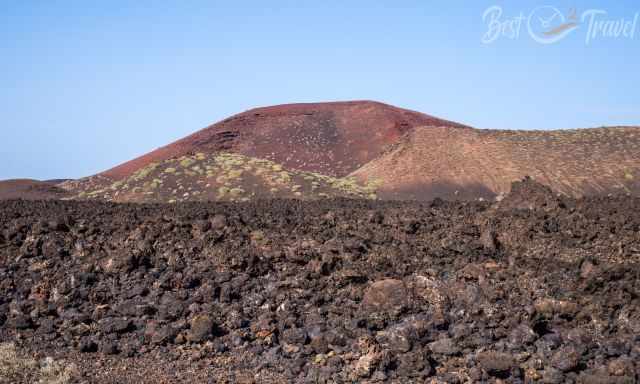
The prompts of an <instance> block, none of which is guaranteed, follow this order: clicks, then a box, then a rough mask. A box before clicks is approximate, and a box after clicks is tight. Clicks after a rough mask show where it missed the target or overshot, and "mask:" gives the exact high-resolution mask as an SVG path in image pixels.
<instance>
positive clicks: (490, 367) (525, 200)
mask: <svg viewBox="0 0 640 384" xmlns="http://www.w3.org/2000/svg"><path fill="white" fill-rule="evenodd" d="M638 212H640V199H634V198H623V197H619V198H618V197H610V198H589V199H583V200H572V199H566V198H558V197H555V195H554V194H553V193H551V191H549V190H548V189H547V188H544V187H542V186H539V185H537V184H534V183H532V182H531V181H530V180H525V181H524V182H522V183H519V184H517V185H516V186H515V188H514V192H513V193H512V194H511V195H508V196H506V197H505V199H503V200H502V201H500V202H499V203H495V204H493V205H491V204H489V203H471V202H443V201H440V200H436V201H433V202H431V203H425V204H419V203H402V202H379V201H364V200H362V201H360V200H320V201H307V202H301V201H295V200H272V201H256V202H251V203H183V204H175V205H135V204H130V205H128V204H112V203H99V202H71V201H69V202H60V201H48V202H27V201H17V200H12V201H3V202H0V342H1V343H5V344H2V345H1V348H0V352H2V353H0V382H2V383H9V382H18V383H19V382H37V380H41V382H90V383H160V382H165V383H175V382H192V383H207V382H211V383H218V382H227V383H236V382H255V383H264V382H274V383H285V382H294V383H295V382H300V383H324V382H337V383H340V382H347V383H351V382H396V383H423V382H426V383H470V382H491V383H499V382H504V383H525V382H526V383H635V382H637V381H638V377H639V376H638V375H639V374H640V363H639V362H640V296H639V294H640V264H639V263H640V215H639V214H638ZM3 351H4V352H3ZM47 357H49V358H47ZM16 367H18V368H19V369H18V368H16ZM51 367H53V368H51ZM54 368H55V369H54ZM51 372H53V373H51ZM45 373H46V374H47V375H49V376H46V377H45V376H43V375H45ZM43 377H44V378H43ZM51 377H53V378H51ZM46 380H49V381H46ZM54 380H57V381H54Z"/></svg>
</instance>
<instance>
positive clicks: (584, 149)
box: [352, 127, 640, 200]
mask: <svg viewBox="0 0 640 384" xmlns="http://www.w3.org/2000/svg"><path fill="white" fill-rule="evenodd" d="M352 176H355V177H356V179H358V180H359V181H361V182H370V183H375V184H377V185H378V187H379V188H378V190H377V192H378V196H380V197H382V198H397V199H406V198H409V199H420V200H423V199H425V200H428V199H432V198H434V197H445V198H460V199H467V198H478V197H485V198H492V197H494V196H496V195H499V194H501V193H506V192H508V191H509V189H510V187H511V183H512V182H513V181H515V180H520V179H522V178H523V177H525V176H531V177H533V178H534V179H535V180H536V181H539V182H541V183H543V184H545V185H548V186H549V187H551V188H552V189H553V190H554V191H557V192H560V193H564V194H566V195H571V196H576V197H579V196H585V195H602V194H609V193H631V194H633V195H640V128H634V127H612V128H595V129H577V130H558V131H498V130H479V129H471V128H450V127H418V128H415V129H414V130H412V131H411V132H410V133H408V134H407V135H405V137H403V138H402V139H401V140H399V141H398V143H397V144H395V145H393V146H391V147H390V148H389V149H388V150H387V151H386V152H385V154H383V155H382V156H380V157H379V158H377V159H375V160H373V161H371V162H369V163H368V164H366V165H365V166H363V167H362V168H360V169H359V170H357V171H356V172H354V173H353V174H352Z"/></svg>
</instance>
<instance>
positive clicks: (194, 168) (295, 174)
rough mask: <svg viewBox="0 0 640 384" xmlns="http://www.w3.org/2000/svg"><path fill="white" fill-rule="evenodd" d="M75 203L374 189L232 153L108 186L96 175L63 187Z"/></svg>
mask: <svg viewBox="0 0 640 384" xmlns="http://www.w3.org/2000/svg"><path fill="white" fill-rule="evenodd" d="M61 186H63V187H64V188H66V189H67V190H69V191H70V192H71V193H72V198H73V199H98V200H106V201H116V202H138V203H141V202H165V203H175V202H183V201H249V200H254V199H265V198H303V197H304V198H306V199H316V198H327V197H356V198H376V195H375V186H373V185H367V184H362V185H360V184H358V183H356V182H355V181H354V180H353V179H349V178H334V177H330V176H326V175H321V174H317V173H312V172H304V171H295V170H289V169H286V168H284V167H283V166H282V165H280V164H276V163H274V162H272V161H269V160H265V159H257V158H252V157H247V156H243V155H239V154H235V153H226V152H221V153H217V154H205V153H196V154H194V155H185V156H180V157H176V158H171V159H169V160H164V161H161V162H157V163H150V164H148V165H146V166H145V167H144V168H141V169H139V170H137V171H136V172H134V173H133V174H132V175H131V176H128V177H126V178H123V179H120V180H118V181H112V180H110V179H108V178H105V177H101V176H95V177H90V178H87V179H81V180H77V181H71V182H65V183H63V184H61Z"/></svg>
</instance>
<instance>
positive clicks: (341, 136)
mask: <svg viewBox="0 0 640 384" xmlns="http://www.w3.org/2000/svg"><path fill="white" fill-rule="evenodd" d="M433 125H437V126H452V127H461V126H462V125H460V124H458V123H454V122H450V121H446V120H443V119H439V118H435V117H432V116H429V115H425V114H423V113H419V112H414V111H409V110H406V109H401V108H397V107H393V106H391V105H387V104H383V103H378V102H374V101H347V102H332V103H306V104H285V105H277V106H272V107H264V108H255V109H251V110H249V111H246V112H243V113H240V114H238V115H235V116H232V117H230V118H228V119H225V120H223V121H221V122H219V123H216V124H213V125H211V126H209V127H207V128H205V129H203V130H201V131H198V132H196V133H194V134H192V135H190V136H187V137H185V138H184V139H181V140H178V141H176V142H175V143H171V144H169V145H167V146H165V147H162V148H159V149H157V150H155V151H153V152H150V153H148V154H146V155H144V156H141V157H139V158H137V159H134V160H131V161H129V162H126V163H124V164H121V165H119V166H117V167H115V168H113V169H110V170H108V171H105V172H103V173H102V174H101V175H102V176H105V177H108V178H110V179H112V180H120V179H122V178H124V177H127V176H130V175H132V174H133V173H134V172H135V171H137V170H139V169H141V168H144V167H146V166H147V165H148V164H150V163H155V162H159V161H163V160H167V159H170V158H173V157H177V156H183V155H187V154H190V153H195V152H202V153H216V152H221V151H222V152H233V153H238V154H242V155H246V156H250V157H256V158H260V159H265V160H270V161H273V162H275V163H277V164H280V165H282V166H283V167H285V168H290V169H297V170H301V171H309V172H315V173H321V174H324V175H327V176H334V177H341V176H346V175H347V174H349V173H350V172H353V171H355V170H356V169H357V168H358V167H360V166H361V165H363V164H365V163H367V162H368V161H370V160H372V159H373V158H375V157H376V156H377V155H378V154H379V153H380V151H381V150H382V149H383V148H384V147H386V146H387V145H388V144H391V143H393V142H395V141H396V140H397V139H398V138H399V137H401V136H402V135H403V134H404V133H406V132H407V131H409V130H410V129H411V128H413V127H417V126H433Z"/></svg>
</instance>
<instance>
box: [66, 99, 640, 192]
mask: <svg viewBox="0 0 640 384" xmlns="http://www.w3.org/2000/svg"><path fill="white" fill-rule="evenodd" d="M221 155H224V156H228V155H233V156H242V157H244V158H247V159H251V160H250V161H252V162H256V161H264V162H267V163H269V164H271V166H276V167H280V168H283V169H284V170H286V171H287V172H290V173H292V174H297V175H299V176H300V177H294V178H295V179H300V180H301V182H295V183H294V184H293V185H298V188H299V190H298V191H291V190H290V188H289V187H288V186H282V188H280V186H273V185H270V184H272V183H271V182H270V181H268V180H263V177H262V176H261V175H252V172H251V171H249V172H244V175H245V176H246V182H245V180H244V179H242V178H239V179H237V180H229V179H227V182H226V183H224V182H223V183H218V182H215V180H217V179H218V178H219V177H220V178H221V179H224V177H225V174H224V173H225V170H222V169H220V168H218V169H219V171H218V173H215V171H211V170H207V171H206V172H201V171H203V170H200V171H198V170H195V171H194V170H193V169H188V170H186V171H185V173H184V174H183V177H181V179H182V181H181V185H177V184H176V183H174V182H173V181H170V180H169V179H171V177H169V175H166V174H163V175H162V177H159V175H158V174H157V173H154V172H149V170H150V169H151V168H154V167H158V166H160V167H163V166H166V167H167V168H176V167H175V166H174V165H167V163H169V162H174V163H175V162H176V161H177V162H178V163H180V162H181V161H182V160H184V159H185V158H193V157H195V156H202V157H205V158H207V159H213V160H212V161H214V162H215V157H217V156H221ZM198 161H200V160H198ZM247 161H249V160H247ZM210 166H213V165H211V164H210ZM176 169H177V168H176ZM178 172H181V171H180V170H178ZM320 176H321V177H320ZM525 176H532V177H534V178H535V179H536V180H538V181H539V182H541V183H543V184H545V185H548V186H550V187H551V188H552V189H553V190H554V191H556V192H558V193H562V194H565V195H568V196H573V197H580V196H594V195H607V194H631V195H634V196H639V195H640V128H638V127H611V128H597V129H579V130H558V131H501V130H479V129H473V128H470V127H466V126H464V125H461V124H458V123H454V122H450V121H446V120H442V119H439V118H435V117H432V116H429V115H425V114H422V113H418V112H413V111H409V110H405V109H400V108H396V107H393V106H390V105H386V104H382V103H376V102H371V101H352V102H335V103H314V104H287V105H279V106H273V107H265V108H256V109H252V110H249V111H247V112H244V113H241V114H238V115H235V116H233V117H230V118H228V119H226V120H223V121H221V122H219V123H216V124H213V125H212V126H210V127H208V128H205V129H203V130H201V131H199V132H196V133H194V134H193V135H190V136H188V137H186V138H184V139H182V140H179V141H177V142H175V143H172V144H169V145H167V146H165V147H162V148H159V149H157V150H155V151H153V152H150V153H148V154H146V155H144V156H141V157H139V158H137V159H134V160H131V161H129V162H126V163H124V164H122V165H120V166H117V167H115V168H113V169H110V170H108V171H105V172H103V173H101V174H98V175H94V176H91V177H88V178H84V179H80V180H75V181H69V182H65V183H62V184H60V187H62V188H64V189H66V190H67V191H69V193H70V195H71V196H72V198H83V199H87V198H100V199H103V200H104V199H106V200H113V201H121V202H122V201H132V202H167V201H182V200H189V201H193V200H196V201H201V200H231V199H233V200H246V199H254V198H260V197H294V198H302V199H307V198H309V199H317V198H321V197H349V196H357V197H374V196H375V197H379V198H383V199H399V200H404V199H411V200H424V201H428V200H430V199H433V198H436V197H440V198H445V199H458V200H459V199H468V200H474V199H479V198H483V199H494V198H497V197H499V196H501V195H503V194H505V193H507V192H508V191H509V186H510V185H511V183H512V182H513V181H516V180H519V179H521V178H523V177H525ZM305 178H309V179H308V180H306V181H305ZM310 178H316V179H323V180H311V179H310ZM162 179H167V181H168V182H167V183H162V184H161V185H160V187H161V188H159V189H157V188H154V186H157V185H158V184H160V183H159V182H160V181H162ZM354 180H355V181H356V182H355V183H354ZM313 181H316V182H318V183H321V184H326V188H324V187H323V188H317V186H316V188H313V186H312V185H311V183H312V182H313ZM340 183H342V184H345V183H346V184H349V185H352V186H353V187H354V189H355V190H356V191H355V193H354V194H352V193H348V191H345V190H344V188H333V187H331V184H340ZM134 184H135V186H134ZM169 184H171V185H172V187H171V189H167V188H164V187H166V186H168V185H169ZM207 185H209V187H207ZM212 186H214V187H215V188H213V190H212ZM134 188H135V191H133V189H134ZM219 188H227V189H229V190H231V189H233V190H234V191H236V192H238V191H239V190H242V191H244V192H243V193H240V194H239V195H235V196H232V195H230V194H229V193H218V191H217V189H219ZM274 188H275V189H276V190H275V191H273V190H274ZM150 189H152V190H150ZM245 192H246V193H245ZM296 192H298V193H296ZM345 192H347V193H345Z"/></svg>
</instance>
